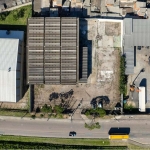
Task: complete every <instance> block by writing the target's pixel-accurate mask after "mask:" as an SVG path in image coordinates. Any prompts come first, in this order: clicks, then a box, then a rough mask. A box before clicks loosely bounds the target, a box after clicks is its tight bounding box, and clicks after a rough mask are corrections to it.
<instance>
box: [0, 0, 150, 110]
mask: <svg viewBox="0 0 150 150" xmlns="http://www.w3.org/2000/svg"><path fill="white" fill-rule="evenodd" d="M27 2H29V1H15V0H12V1H9V2H8V1H4V3H0V11H1V12H3V10H6V9H7V8H10V7H14V6H17V5H20V3H21V4H25V3H27ZM149 13H150V9H149V1H146V2H143V1H142V2H141V1H136V0H132V1H122V0H117V1H113V0H51V1H49V0H33V1H32V17H31V18H28V19H27V27H26V29H27V32H26V34H25V35H26V36H25V38H26V39H24V32H23V31H11V30H6V31H4V30H1V31H0V47H2V48H1V49H0V53H1V59H0V60H1V64H2V65H1V67H0V68H1V70H0V71H1V72H0V77H1V81H0V85H1V86H0V92H1V93H3V94H1V95H0V96H1V97H0V101H1V102H18V101H19V100H21V101H22V99H23V94H22V91H23V89H22V88H23V86H24V82H25V83H26V84H27V85H29V86H30V85H34V88H35V89H34V92H35V93H36V94H35V95H34V101H35V107H36V106H40V105H42V104H43V102H44V103H47V104H50V105H52V104H51V102H50V101H49V95H50V93H53V92H59V93H62V92H67V91H69V90H70V89H71V90H73V91H74V98H73V99H72V103H74V107H76V105H78V101H80V100H81V99H83V103H82V106H83V107H91V106H90V105H91V104H90V101H91V100H92V98H94V97H98V96H107V97H108V98H109V101H110V103H109V105H108V104H107V105H105V104H103V108H104V109H109V110H113V109H114V108H115V106H116V104H117V103H118V102H121V103H122V104H121V106H123V103H124V101H123V99H124V98H123V99H122V98H121V94H123V93H120V89H119V88H120V85H119V84H120V71H119V69H120V55H121V56H123V57H124V59H125V73H124V75H125V76H126V77H127V78H128V80H127V84H126V88H127V92H126V95H128V99H126V100H125V102H126V101H128V102H130V104H132V105H133V106H134V107H135V108H138V109H139V112H147V108H149V100H150V95H149V93H150V78H149V77H148V73H149V64H150V59H149V57H150V56H149V53H148V51H149V46H150V44H149V43H150V42H149V37H150V21H149ZM14 32H15V34H14ZM24 41H26V42H25V45H24ZM8 43H9V45H10V46H9V47H8V46H7V45H8ZM10 49H11V52H12V54H11V58H10V56H9V55H8V52H9V51H10ZM24 49H25V50H24ZM24 56H25V57H24ZM24 58H25V60H24ZM24 64H25V65H24ZM141 64H142V65H141ZM25 66H26V67H25ZM25 69H26V71H24V70H25ZM24 74H26V76H25V78H24ZM143 80H144V81H143ZM2 85H4V86H3V88H2ZM39 87H43V88H40V89H39ZM37 89H38V90H37ZM36 90H37V91H38V93H37V91H36ZM7 91H11V94H9V95H8V94H7ZM143 97H145V98H143ZM120 99H121V100H120ZM57 102H58V103H59V99H58V100H57Z"/></svg>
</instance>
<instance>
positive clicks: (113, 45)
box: [3, 19, 122, 117]
mask: <svg viewBox="0 0 150 150" xmlns="http://www.w3.org/2000/svg"><path fill="white" fill-rule="evenodd" d="M79 24H80V31H79V33H80V39H79V40H80V50H81V49H82V47H88V55H89V56H88V75H89V76H88V80H87V83H78V84H77V85H35V88H34V91H35V93H34V94H35V102H34V105H35V108H36V107H38V106H39V107H41V106H43V105H44V104H45V103H46V104H50V105H54V104H60V103H61V100H60V98H58V99H56V100H52V101H51V102H50V100H49V96H50V94H52V93H63V92H64V93H66V92H69V91H70V90H71V89H72V91H73V93H72V95H71V96H70V97H68V98H66V100H65V101H67V102H68V104H69V107H70V108H71V109H74V108H76V107H77V106H78V104H79V103H80V101H81V100H82V99H83V101H82V105H81V107H80V108H81V109H80V110H82V108H87V107H91V105H90V101H91V100H92V99H93V98H95V97H97V96H107V97H108V98H109V99H110V103H109V104H107V105H104V106H103V107H104V108H105V109H111V110H112V109H114V106H115V105H116V103H117V102H119V101H120V92H119V70H120V50H121V47H122V43H121V41H122V22H121V20H120V21H119V20H112V21H111V20H102V19H80V21H79ZM19 103H20V106H23V104H24V107H25V105H27V104H28V94H26V95H25V98H23V99H22V100H21V101H20V102H19ZM19 103H18V105H19ZM3 105H4V104H3ZM9 105H10V104H9ZM4 106H5V107H6V106H7V105H4ZM18 107H19V106H18ZM77 113H80V111H78V110H77ZM78 117H79V116H78Z"/></svg>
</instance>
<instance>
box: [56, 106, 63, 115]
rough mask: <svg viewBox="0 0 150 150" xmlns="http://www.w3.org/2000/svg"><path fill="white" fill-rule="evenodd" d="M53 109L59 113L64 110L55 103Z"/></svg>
mask: <svg viewBox="0 0 150 150" xmlns="http://www.w3.org/2000/svg"><path fill="white" fill-rule="evenodd" d="M54 111H55V112H56V113H57V114H61V113H62V112H63V111H64V108H62V107H61V106H60V105H56V106H55V107H54Z"/></svg>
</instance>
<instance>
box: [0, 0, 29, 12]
mask: <svg viewBox="0 0 150 150" xmlns="http://www.w3.org/2000/svg"><path fill="white" fill-rule="evenodd" d="M31 4H32V2H29V3H25V4H22V5H18V6H15V7H11V8H8V9H4V10H2V11H1V12H0V13H3V12H6V11H12V10H14V9H17V8H20V7H23V6H27V5H31Z"/></svg>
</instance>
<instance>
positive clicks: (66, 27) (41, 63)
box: [27, 17, 79, 84]
mask: <svg viewBox="0 0 150 150" xmlns="http://www.w3.org/2000/svg"><path fill="white" fill-rule="evenodd" d="M78 80H79V20H78V18H59V17H56V18H29V19H28V30H27V83H28V84H76V83H78Z"/></svg>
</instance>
